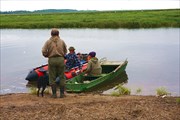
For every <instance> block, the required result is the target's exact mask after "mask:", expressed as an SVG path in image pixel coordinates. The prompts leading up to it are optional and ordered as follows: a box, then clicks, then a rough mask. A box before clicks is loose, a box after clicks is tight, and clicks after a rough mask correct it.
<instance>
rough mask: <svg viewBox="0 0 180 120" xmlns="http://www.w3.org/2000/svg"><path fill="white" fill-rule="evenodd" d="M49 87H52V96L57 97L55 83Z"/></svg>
mask: <svg viewBox="0 0 180 120" xmlns="http://www.w3.org/2000/svg"><path fill="white" fill-rule="evenodd" d="M51 89H52V96H51V97H52V98H57V95H56V85H51Z"/></svg>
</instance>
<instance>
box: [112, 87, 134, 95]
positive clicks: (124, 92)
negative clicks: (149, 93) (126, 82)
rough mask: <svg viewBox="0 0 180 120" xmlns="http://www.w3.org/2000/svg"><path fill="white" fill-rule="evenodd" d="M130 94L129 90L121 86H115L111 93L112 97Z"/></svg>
mask: <svg viewBox="0 0 180 120" xmlns="http://www.w3.org/2000/svg"><path fill="white" fill-rule="evenodd" d="M130 94H131V90H130V89H129V88H127V87H124V86H123V84H119V85H117V86H116V88H115V91H113V92H112V93H111V95H112V96H120V95H130Z"/></svg>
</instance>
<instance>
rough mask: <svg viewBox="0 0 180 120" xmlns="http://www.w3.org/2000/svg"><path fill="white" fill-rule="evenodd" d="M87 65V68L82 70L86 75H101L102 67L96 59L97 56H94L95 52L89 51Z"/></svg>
mask: <svg viewBox="0 0 180 120" xmlns="http://www.w3.org/2000/svg"><path fill="white" fill-rule="evenodd" d="M88 59H89V60H88V66H87V69H86V70H85V71H84V72H85V73H87V75H90V76H97V75H101V73H102V67H101V65H100V62H99V60H98V58H97V57H96V53H95V52H90V53H89V56H88Z"/></svg>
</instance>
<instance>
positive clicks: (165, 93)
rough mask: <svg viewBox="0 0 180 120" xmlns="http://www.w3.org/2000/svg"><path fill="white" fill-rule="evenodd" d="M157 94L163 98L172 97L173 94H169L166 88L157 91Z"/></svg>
mask: <svg viewBox="0 0 180 120" xmlns="http://www.w3.org/2000/svg"><path fill="white" fill-rule="evenodd" d="M156 94H157V95H158V96H163V95H170V94H171V93H169V92H168V91H167V89H166V88H165V87H159V88H157V89H156Z"/></svg>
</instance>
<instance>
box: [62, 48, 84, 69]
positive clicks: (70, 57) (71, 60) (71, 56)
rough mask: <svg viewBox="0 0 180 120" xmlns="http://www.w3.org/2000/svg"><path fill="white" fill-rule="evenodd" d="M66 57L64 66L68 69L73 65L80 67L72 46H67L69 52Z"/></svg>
mask: <svg viewBox="0 0 180 120" xmlns="http://www.w3.org/2000/svg"><path fill="white" fill-rule="evenodd" d="M65 59H66V68H67V69H68V70H70V69H71V68H73V67H77V66H78V67H79V68H80V69H81V63H80V60H79V59H78V56H77V55H76V53H75V48H74V47H69V53H68V54H67V55H66V56H65Z"/></svg>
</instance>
